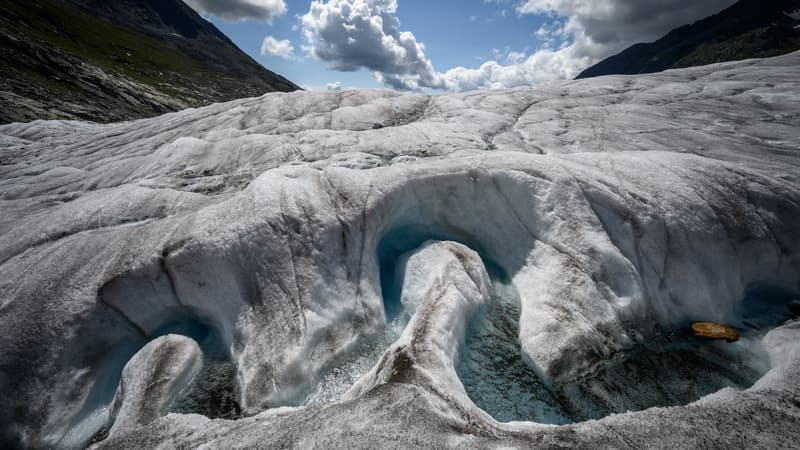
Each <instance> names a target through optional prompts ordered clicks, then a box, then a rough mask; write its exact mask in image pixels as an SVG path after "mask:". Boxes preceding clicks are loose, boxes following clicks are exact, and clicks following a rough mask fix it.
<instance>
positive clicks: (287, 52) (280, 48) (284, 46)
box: [261, 36, 294, 59]
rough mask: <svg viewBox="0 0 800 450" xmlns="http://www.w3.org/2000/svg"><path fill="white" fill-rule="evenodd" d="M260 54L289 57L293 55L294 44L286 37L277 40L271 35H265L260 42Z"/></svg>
mask: <svg viewBox="0 0 800 450" xmlns="http://www.w3.org/2000/svg"><path fill="white" fill-rule="evenodd" d="M261 54H262V55H264V56H280V57H281V58H286V59H290V58H293V57H294V46H293V45H292V43H291V42H290V41H289V40H288V39H283V40H281V41H279V40H277V39H275V38H274V37H272V36H267V37H265V38H264V42H263V43H262V44H261Z"/></svg>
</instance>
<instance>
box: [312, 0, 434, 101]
mask: <svg viewBox="0 0 800 450" xmlns="http://www.w3.org/2000/svg"><path fill="white" fill-rule="evenodd" d="M396 13H397V1H396V0H329V1H327V2H321V1H312V2H311V6H310V8H309V11H308V13H307V14H306V15H304V16H303V18H302V24H303V35H304V38H305V42H306V45H305V49H306V51H307V52H308V53H309V54H310V55H311V56H313V57H314V58H317V59H319V60H322V61H325V62H327V63H329V64H330V65H331V67H332V68H333V69H335V70H340V71H356V70H359V69H361V68H366V69H369V70H372V71H373V72H374V75H375V78H376V79H378V80H379V81H380V82H382V83H384V84H386V85H388V86H391V87H393V88H396V89H419V88H444V87H445V86H444V84H443V82H442V80H441V79H440V78H439V77H438V74H437V73H436V71H435V70H434V69H433V64H432V63H431V61H430V60H429V59H428V58H427V57H426V56H425V46H424V45H423V44H422V43H421V42H418V41H417V39H416V38H415V37H414V34H413V33H411V32H409V31H401V30H400V21H399V20H398V18H397V14H396Z"/></svg>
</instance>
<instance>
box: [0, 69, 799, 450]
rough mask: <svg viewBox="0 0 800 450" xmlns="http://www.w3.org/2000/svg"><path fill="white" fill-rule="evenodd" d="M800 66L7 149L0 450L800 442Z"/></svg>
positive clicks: (23, 127) (228, 121)
mask: <svg viewBox="0 0 800 450" xmlns="http://www.w3.org/2000/svg"><path fill="white" fill-rule="evenodd" d="M799 66H800V53H793V54H790V55H787V56H783V57H778V58H772V59H765V60H750V61H743V62H736V63H726V64H720V65H713V66H707V67H700V68H692V69H684V70H673V71H668V72H664V73H661V74H654V75H646V76H615V77H604V78H595V79H589V80H582V81H571V82H558V83H552V84H548V85H543V86H539V87H535V88H529V89H514V90H498V91H483V92H471V93H465V94H448V95H439V96H428V95H422V94H400V93H396V92H388V91H378V90H362V91H347V92H340V93H329V92H297V93H289V94H268V95H265V96H263V97H260V98H251V99H244V100H239V101H234V102H230V103H224V104H216V105H212V106H209V107H205V108H201V109H192V110H186V111H182V112H178V113H173V114H168V115H165V116H162V117H158V118H153V119H146V120H139V121H133V122H125V123H118V124H110V125H96V124H89V123H79V122H59V121H53V122H41V121H39V122H33V123H29V124H11V125H6V126H2V127H0V210H2V214H0V367H2V371H0V393H2V396H3V401H4V408H2V410H0V428H1V429H0V441H2V442H3V443H4V444H5V445H7V446H24V447H49V448H76V447H83V446H86V445H88V444H92V445H95V446H96V447H97V448H120V447H127V448H155V447H159V448H173V447H176V448H187V447H191V448H193V447H200V446H202V445H206V446H207V447H208V448H229V447H251V446H253V447H264V448H273V447H286V446H294V447H299V448H307V447H322V448H330V447H334V448H335V447H346V448H389V447H425V448H435V447H465V448H471V447H515V446H516V447H520V448H527V447H530V446H534V445H535V446H544V447H547V446H570V447H592V448H620V447H623V448H624V447H636V448H642V447H645V448H650V447H662V448H676V447H681V448H687V447H707V446H714V447H764V448H773V447H776V446H787V447H798V446H800V427H797V418H798V417H799V416H800V407H798V405H800V383H799V381H800V322H797V321H796V319H797V312H798V309H800V308H798V306H797V305H798V303H797V300H796V299H797V298H798V295H797V294H798V293H799V292H800V235H798V230H800V131H798V130H800V115H798V107H797V105H798V104H800V71H798V67H799ZM694 320H705V321H717V322H724V323H728V324H731V325H733V326H735V327H737V328H739V329H740V331H741V333H742V339H740V341H739V342H737V343H735V344H727V343H706V342H700V341H697V340H695V339H694V338H693V337H691V336H689V335H687V334H686V333H685V332H684V330H685V329H686V328H687V325H688V324H689V323H690V322H691V321H694ZM166 335H170V336H169V337H168V338H163V337H162V338H159V336H166ZM172 335H180V336H183V337H179V336H172ZM187 341H188V342H187ZM148 343H149V344H148ZM168 345H172V346H173V347H174V349H173V350H159V349H162V347H163V348H166V347H164V346H168ZM169 348H172V347H169ZM163 352H167V353H166V356H164V355H162V353H163ZM170 352H171V353H170ZM196 352H199V353H200V354H198V353H196ZM129 361H133V362H134V363H133V364H131V363H129ZM135 361H141V362H140V363H135ZM126 364H127V367H126ZM139 365H141V366H143V367H138V366H139ZM123 368H125V370H124V371H123ZM148 370H155V371H159V372H160V373H161V372H163V374H164V376H165V377H166V378H163V379H161V381H156V380H158V379H155V380H154V381H153V383H165V384H163V385H158V386H152V385H151V384H152V383H150V382H149V381H148V380H149V378H148V377H153V376H154V375H153V374H152V373H149V372H148ZM136 377H140V378H141V379H139V380H136ZM187 377H189V378H191V380H187ZM121 379H123V380H124V382H123V386H119V383H120V380H121ZM321 380H324V382H323V381H321ZM186 383H188V385H187V386H185V387H183V388H181V387H182V386H184V384H186ZM125 386H134V388H132V389H133V391H134V392H133V393H132V394H131V396H132V397H130V398H129V397H127V396H126V397H125V398H124V399H121V397H119V396H120V395H121V394H120V392H124V390H125V389H126V388H125ZM351 386H352V387H351ZM176 390H177V392H176ZM321 390H322V391H325V392H320V391H321ZM115 393H116V395H117V398H118V400H117V401H116V402H115V403H114V405H112V401H113V400H114V398H115ZM120 399H121V400H120ZM147 399H151V400H147ZM320 399H324V400H320ZM120 402H121V403H120ZM148 402H151V403H148ZM120 405H121V406H120ZM126 408H127V409H126ZM153 409H155V410H156V411H154V410H153ZM118 411H123V412H124V413H125V414H123V415H118V414H117V415H116V417H117V420H123V418H124V420H125V422H124V423H123V422H120V423H123V425H118V424H114V421H113V418H114V417H115V413H116V412H118ZM554 425H559V426H554ZM109 430H110V432H109Z"/></svg>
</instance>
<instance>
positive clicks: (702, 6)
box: [517, 0, 735, 59]
mask: <svg viewBox="0 0 800 450" xmlns="http://www.w3.org/2000/svg"><path fill="white" fill-rule="evenodd" d="M733 3H735V0H703V1H697V0H525V1H524V2H523V3H521V4H520V5H519V6H518V8H517V11H518V12H519V13H520V14H548V15H553V16H557V17H561V18H564V19H565V23H564V24H563V29H562V30H561V31H562V32H563V33H568V34H571V35H573V36H575V37H576V38H580V39H581V42H576V44H575V45H577V46H579V47H580V48H577V49H576V51H577V53H578V55H579V56H588V57H590V58H592V59H597V58H603V57H607V56H610V55H611V54H613V53H616V52H618V51H620V50H622V49H624V48H626V47H628V46H630V45H632V44H635V43H637V42H649V41H653V40H655V39H658V38H660V37H661V36H663V35H664V34H666V33H667V32H668V31H670V30H672V29H674V28H677V27H679V26H681V25H685V24H688V23H692V22H694V21H696V20H698V19H702V18H704V17H706V16H709V15H711V14H714V13H717V12H719V11H721V10H722V9H724V8H726V7H728V6H730V5H732V4H733ZM576 41H577V39H576Z"/></svg>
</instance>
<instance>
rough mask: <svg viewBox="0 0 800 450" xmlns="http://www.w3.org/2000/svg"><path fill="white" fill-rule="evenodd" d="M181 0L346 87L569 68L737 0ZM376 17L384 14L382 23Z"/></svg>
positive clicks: (283, 67) (454, 86) (478, 82)
mask: <svg viewBox="0 0 800 450" xmlns="http://www.w3.org/2000/svg"><path fill="white" fill-rule="evenodd" d="M186 1H187V3H189V4H190V5H191V6H193V7H194V8H195V9H197V10H199V11H200V12H201V13H202V14H203V16H204V17H206V18H207V19H208V20H210V21H211V22H213V23H214V24H215V25H216V26H217V27H218V28H219V29H220V30H222V32H224V33H225V34H226V35H228V36H229V37H230V38H231V39H232V40H233V41H234V42H235V43H236V44H237V45H238V46H239V47H240V48H241V49H242V50H244V51H245V52H246V53H248V54H249V55H250V56H252V57H253V58H254V59H255V60H256V61H258V62H260V63H261V64H263V65H264V66H265V67H267V68H268V69H270V70H273V71H275V72H277V73H279V74H281V75H283V76H285V77H287V78H289V79H290V80H292V81H294V82H295V83H297V84H299V85H301V86H303V87H305V88H307V89H326V88H328V86H329V84H331V83H341V86H342V87H343V88H361V87H389V88H395V89H419V90H425V91H447V90H450V91H458V90H469V89H481V88H496V87H514V86H519V85H531V84H536V83H539V82H544V81H548V80H552V79H564V78H571V77H574V76H575V75H577V73H578V72H579V71H580V70H582V69H584V68H586V67H588V66H589V65H591V64H593V63H595V62H597V61H599V60H601V59H602V58H604V57H606V56H609V55H611V54H613V53H616V52H618V51H620V50H622V49H623V48H625V47H627V46H629V45H631V44H633V43H636V42H640V41H647V40H653V39H656V38H657V37H660V36H661V35H663V34H664V33H666V32H667V31H669V30H670V29H672V28H674V27H676V26H679V25H682V24H685V23H690V22H692V21H694V20H697V19H700V18H702V17H705V16H707V15H708V14H711V13H714V12H717V11H719V10H721V9H723V8H724V7H726V6H728V5H729V4H732V3H733V0H706V1H704V2H695V1H694V0H675V1H672V2H669V1H664V0H459V1H452V0H451V1H445V0H322V1H316V2H312V1H310V0H304V1H301V0H186ZM698 3H700V5H698ZM376 23H377V24H383V25H382V29H381V26H380V25H379V26H377V27H376V26H374V24H376ZM387 24H388V25H387ZM406 32H410V33H412V34H413V37H412V36H411V35H408V34H406ZM267 37H271V38H272V41H271V42H272V44H271V45H269V46H265V47H269V49H268V50H266V53H273V54H271V55H270V54H266V55H265V54H263V53H264V52H263V51H262V43H263V42H264V39H265V38H267ZM289 46H291V48H292V51H291V53H289V52H288V50H289V48H290V47H289ZM353 69H357V70H355V71H353Z"/></svg>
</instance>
